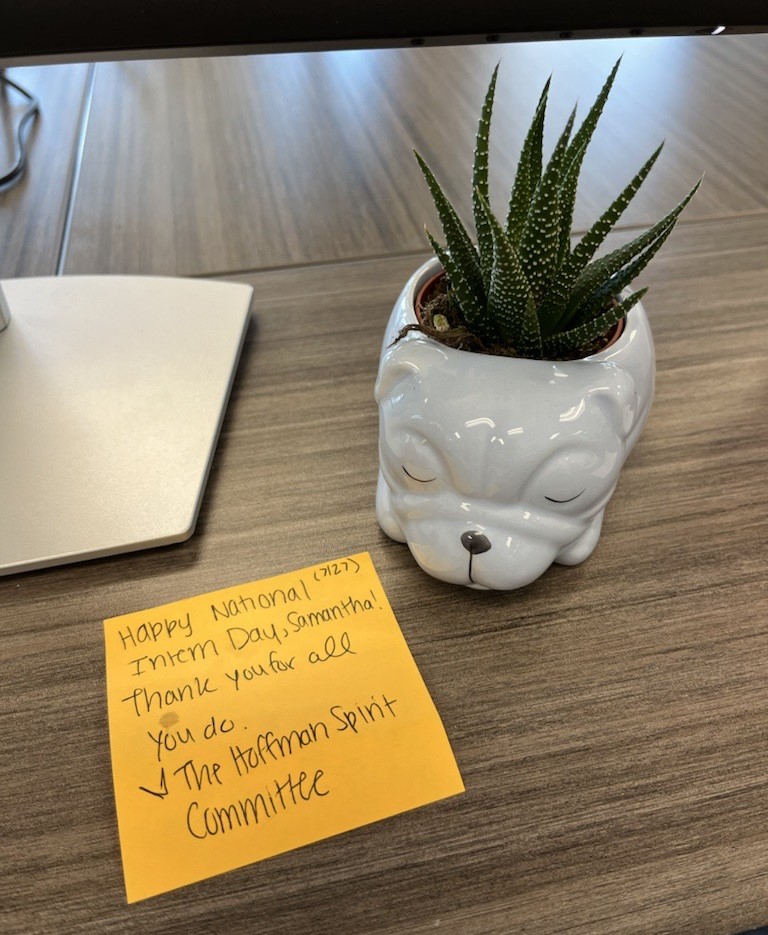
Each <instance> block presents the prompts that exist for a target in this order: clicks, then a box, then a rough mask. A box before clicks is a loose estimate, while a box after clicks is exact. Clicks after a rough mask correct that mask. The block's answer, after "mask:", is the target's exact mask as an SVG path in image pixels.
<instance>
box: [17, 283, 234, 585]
mask: <svg viewBox="0 0 768 935" xmlns="http://www.w3.org/2000/svg"><path fill="white" fill-rule="evenodd" d="M251 292H252V290H251V287H250V286H247V285H242V284H238V283H222V282H211V281H206V280H198V279H166V278H159V277H134V276H71V277H69V276H62V277H46V278H37V279H14V280H3V281H2V282H0V575H8V574H13V573H15V572H21V571H30V570H32V569H37V568H45V567H47V566H51V565H59V564H64V563H66V562H74V561H79V560H81V559H88V558H96V557H100V556H105V555H114V554H117V553H120V552H128V551H133V550H135V549H143V548H149V547H150V546H157V545H166V544H169V543H172V542H181V541H183V540H184V539H187V538H188V537H189V536H191V535H192V533H193V532H194V528H195V523H196V521H197V516H198V513H199V510H200V504H201V501H202V496H203V491H204V489H205V483H206V480H207V477H208V472H209V469H210V465H211V461H212V458H213V452H214V449H215V447H216V442H217V439H218V435H219V430H220V428H221V423H222V420H223V417H224V411H225V409H226V405H227V400H228V397H229V392H230V389H231V386H232V381H233V378H234V373H235V369H236V366H237V362H238V359H239V356H240V351H241V348H242V345H243V340H244V337H245V331H246V327H247V324H248V313H249V306H250V300H251Z"/></svg>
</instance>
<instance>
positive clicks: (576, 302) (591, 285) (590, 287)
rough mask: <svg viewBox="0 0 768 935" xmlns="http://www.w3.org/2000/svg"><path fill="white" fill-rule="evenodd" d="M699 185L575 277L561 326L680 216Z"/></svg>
mask: <svg viewBox="0 0 768 935" xmlns="http://www.w3.org/2000/svg"><path fill="white" fill-rule="evenodd" d="M700 185H701V179H699V181H698V182H697V183H696V184H695V185H694V187H693V188H692V189H691V190H690V191H689V192H688V194H687V195H686V196H685V198H683V200H682V201H681V202H680V203H679V204H678V205H676V206H675V207H674V208H673V209H672V210H671V211H670V212H669V214H667V215H666V216H665V217H663V218H662V219H661V220H660V221H659V222H658V223H657V224H654V225H653V227H651V228H649V229H648V230H647V231H646V232H645V233H644V234H641V235H640V236H639V237H636V238H635V239H634V240H632V241H630V242H629V243H627V244H624V246H623V247H619V248H618V250H613V251H612V252H611V253H609V254H607V255H606V256H604V257H602V258H601V259H599V260H595V261H594V262H593V263H590V264H589V266H587V267H586V268H585V269H583V270H582V272H581V273H580V274H579V276H578V278H577V279H576V282H575V283H574V285H573V289H572V291H571V299H570V301H569V302H568V307H567V309H566V314H565V316H564V317H565V323H566V324H568V322H569V321H570V320H571V319H572V317H573V315H574V314H575V312H576V310H577V309H578V308H579V306H580V305H581V303H582V302H583V301H584V299H585V297H586V296H588V295H589V294H590V293H591V292H593V291H594V290H595V289H597V288H599V287H600V286H601V285H602V284H603V283H604V282H605V281H606V280H607V279H609V278H610V277H611V276H613V275H614V273H617V272H618V271H619V270H620V269H621V268H622V267H623V266H625V265H626V264H627V263H629V262H630V261H631V260H633V259H634V258H635V257H636V256H637V255H638V254H639V253H640V252H641V251H643V250H645V248H646V247H648V246H649V245H650V244H651V243H653V241H654V240H655V239H656V238H657V237H658V236H659V235H660V234H661V233H662V232H663V231H664V230H665V229H666V228H667V226H668V225H669V224H670V222H674V221H676V220H677V218H678V217H679V216H680V214H681V213H682V211H683V209H684V208H685V206H686V205H687V204H688V202H689V201H690V200H691V198H693V196H694V195H695V194H696V192H697V191H698V189H699V186H700Z"/></svg>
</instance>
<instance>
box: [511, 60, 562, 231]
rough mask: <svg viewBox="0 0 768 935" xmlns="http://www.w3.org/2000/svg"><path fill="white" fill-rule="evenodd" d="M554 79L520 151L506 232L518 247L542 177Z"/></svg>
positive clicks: (543, 97)
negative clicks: (548, 114)
mask: <svg viewBox="0 0 768 935" xmlns="http://www.w3.org/2000/svg"><path fill="white" fill-rule="evenodd" d="M551 81H552V79H551V78H550V79H548V80H547V83H546V84H545V85H544V90H543V91H542V92H541V97H540V98H539V103H538V105H537V107H536V113H535V114H534V117H533V121H532V122H531V126H530V128H529V129H528V133H527V134H526V137H525V141H524V142H523V148H522V150H521V152H520V159H519V160H518V164H517V173H516V175H515V182H514V185H513V187H512V194H511V196H510V199H509V210H508V212H507V223H506V231H507V236H508V237H509V239H510V240H511V241H512V245H513V246H514V247H517V244H518V243H519V241H520V235H521V234H522V232H523V227H524V226H525V221H526V218H527V217H528V209H529V208H530V204H531V198H532V197H533V193H534V191H536V186H537V185H538V184H539V179H540V178H541V163H542V143H543V138H544V117H545V114H546V110H547V97H548V96H549V86H550V83H551Z"/></svg>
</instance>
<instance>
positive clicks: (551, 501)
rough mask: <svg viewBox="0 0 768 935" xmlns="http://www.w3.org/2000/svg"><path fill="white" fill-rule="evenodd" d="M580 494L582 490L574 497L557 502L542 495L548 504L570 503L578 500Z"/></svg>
mask: <svg viewBox="0 0 768 935" xmlns="http://www.w3.org/2000/svg"><path fill="white" fill-rule="evenodd" d="M585 489H586V488H585ZM582 493H584V491H583V490H582V491H581V493H577V494H576V496H575V497H568V498H567V499H565V500H558V499H557V498H556V497H548V496H547V495H546V494H544V499H545V500H549V502H550V503H571V502H572V501H573V500H578V498H579V497H580V496H581V494H582Z"/></svg>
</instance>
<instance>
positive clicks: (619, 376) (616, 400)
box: [587, 362, 642, 442]
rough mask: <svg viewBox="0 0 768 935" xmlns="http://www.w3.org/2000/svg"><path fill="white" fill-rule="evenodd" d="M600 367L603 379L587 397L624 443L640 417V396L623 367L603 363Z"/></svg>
mask: <svg viewBox="0 0 768 935" xmlns="http://www.w3.org/2000/svg"><path fill="white" fill-rule="evenodd" d="M602 367H603V373H604V379H603V380H601V381H600V385H599V386H596V387H595V388H594V389H592V390H590V391H589V393H588V394H587V397H588V399H589V400H590V402H592V403H594V404H596V405H598V406H599V407H600V408H601V409H602V410H603V412H604V413H605V415H606V417H607V418H608V420H609V421H610V423H611V424H612V425H613V426H615V428H616V430H617V431H618V434H619V437H620V438H621V439H622V441H624V442H626V441H627V439H629V437H630V436H631V435H632V433H633V431H634V429H635V428H636V426H637V424H638V422H639V420H640V418H641V415H642V412H641V404H640V395H639V393H638V391H637V387H636V386H635V381H634V380H633V379H632V375H631V374H630V373H629V372H628V371H627V370H625V369H624V368H623V367H621V366H619V365H617V364H613V363H609V362H603V364H602Z"/></svg>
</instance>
